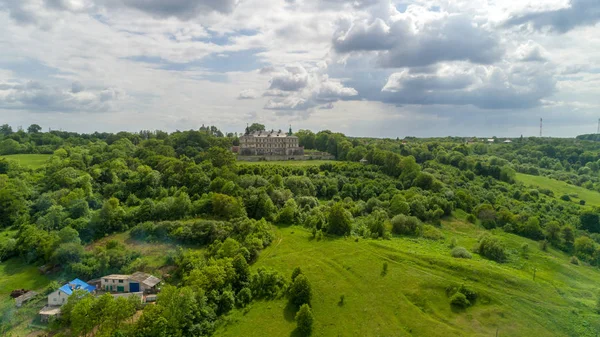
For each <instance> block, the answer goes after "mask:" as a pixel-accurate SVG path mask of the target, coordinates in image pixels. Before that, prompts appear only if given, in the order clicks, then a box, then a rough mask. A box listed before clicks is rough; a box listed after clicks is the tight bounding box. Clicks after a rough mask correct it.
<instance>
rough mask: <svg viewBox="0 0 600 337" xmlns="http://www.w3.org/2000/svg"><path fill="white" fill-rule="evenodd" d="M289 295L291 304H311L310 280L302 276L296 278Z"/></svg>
mask: <svg viewBox="0 0 600 337" xmlns="http://www.w3.org/2000/svg"><path fill="white" fill-rule="evenodd" d="M288 295H289V298H290V302H292V304H294V305H297V306H301V305H302V304H310V300H311V298H312V290H311V286H310V282H308V278H306V276H304V275H302V274H300V275H298V276H296V279H295V280H294V282H293V283H292V285H291V286H290V289H289V291H288Z"/></svg>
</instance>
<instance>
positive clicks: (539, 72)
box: [379, 65, 556, 109]
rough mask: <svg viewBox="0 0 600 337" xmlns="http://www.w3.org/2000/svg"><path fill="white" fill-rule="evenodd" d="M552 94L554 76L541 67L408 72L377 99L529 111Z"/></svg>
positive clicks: (392, 78)
mask: <svg viewBox="0 0 600 337" xmlns="http://www.w3.org/2000/svg"><path fill="white" fill-rule="evenodd" d="M555 90H556V80H555V79H554V75H553V72H552V71H551V70H549V69H547V68H545V67H543V66H537V67H535V66H532V65H504V67H501V66H477V67H469V66H464V67H455V66H447V67H443V68H441V69H440V70H439V71H438V72H437V73H435V74H414V73H410V72H409V71H407V70H404V71H402V72H400V73H395V74H392V75H391V76H390V78H389V79H388V82H387V84H386V85H385V86H384V88H383V89H382V92H381V97H380V98H379V99H380V100H381V101H383V102H387V103H394V104H417V105H434V104H445V105H473V106H476V107H478V108H482V109H528V108H532V107H537V106H540V105H541V104H542V100H543V99H544V98H546V97H548V96H550V95H552V94H553V93H554V92H555Z"/></svg>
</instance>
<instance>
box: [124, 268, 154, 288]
mask: <svg viewBox="0 0 600 337" xmlns="http://www.w3.org/2000/svg"><path fill="white" fill-rule="evenodd" d="M129 278H130V279H131V280H135V281H138V282H140V283H143V284H144V285H146V286H147V287H154V286H155V285H157V284H159V283H160V279H159V278H158V277H156V276H152V275H150V274H148V273H143V272H141V271H138V272H136V273H133V274H132V275H131V276H130V277H129Z"/></svg>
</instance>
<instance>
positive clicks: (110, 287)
mask: <svg viewBox="0 0 600 337" xmlns="http://www.w3.org/2000/svg"><path fill="white" fill-rule="evenodd" d="M121 287H122V288H121ZM100 288H101V290H104V291H110V292H125V293H128V292H129V280H128V279H114V278H106V277H103V278H101V279H100Z"/></svg>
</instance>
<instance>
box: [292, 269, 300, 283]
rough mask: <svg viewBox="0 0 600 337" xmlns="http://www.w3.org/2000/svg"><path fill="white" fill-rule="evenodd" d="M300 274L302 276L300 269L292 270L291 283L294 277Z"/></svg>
mask: <svg viewBox="0 0 600 337" xmlns="http://www.w3.org/2000/svg"><path fill="white" fill-rule="evenodd" d="M300 274H302V269H300V267H296V268H294V271H292V282H294V281H295V280H296V277H297V276H298V275H300Z"/></svg>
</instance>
